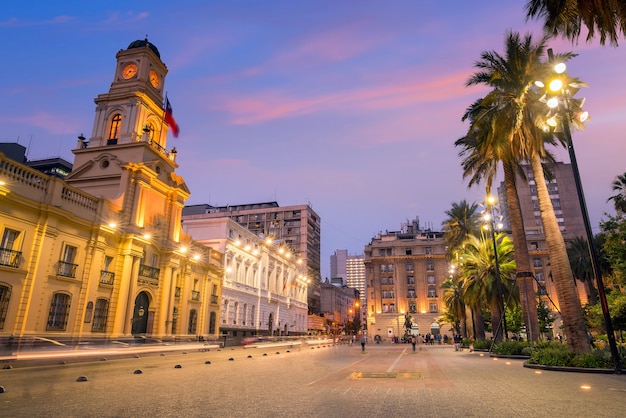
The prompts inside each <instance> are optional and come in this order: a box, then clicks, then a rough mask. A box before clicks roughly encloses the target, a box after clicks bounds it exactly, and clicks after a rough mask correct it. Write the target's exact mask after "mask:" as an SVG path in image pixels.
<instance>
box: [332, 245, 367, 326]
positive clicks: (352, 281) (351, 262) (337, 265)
mask: <svg viewBox="0 0 626 418" xmlns="http://www.w3.org/2000/svg"><path fill="white" fill-rule="evenodd" d="M330 277H331V280H335V279H339V278H341V279H342V284H343V285H345V286H347V287H349V288H353V289H357V290H358V291H359V295H360V299H361V303H360V311H361V314H362V318H361V319H362V323H365V313H366V312H367V293H366V289H367V288H366V281H365V255H363V254H360V255H350V254H348V250H335V253H334V254H332V255H331V256H330Z"/></svg>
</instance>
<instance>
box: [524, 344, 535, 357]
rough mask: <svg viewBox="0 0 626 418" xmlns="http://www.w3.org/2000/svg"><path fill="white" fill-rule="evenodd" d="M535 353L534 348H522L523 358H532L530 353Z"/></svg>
mask: <svg viewBox="0 0 626 418" xmlns="http://www.w3.org/2000/svg"><path fill="white" fill-rule="evenodd" d="M532 352H533V348H532V347H531V346H527V347H524V348H522V355H523V356H529V357H530V353H532Z"/></svg>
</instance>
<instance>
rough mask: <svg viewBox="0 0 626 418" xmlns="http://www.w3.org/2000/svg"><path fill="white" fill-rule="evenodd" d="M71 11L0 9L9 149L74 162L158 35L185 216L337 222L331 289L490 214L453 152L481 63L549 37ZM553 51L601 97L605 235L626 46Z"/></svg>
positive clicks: (99, 5)
mask: <svg viewBox="0 0 626 418" xmlns="http://www.w3.org/2000/svg"><path fill="white" fill-rule="evenodd" d="M18 3H19V4H18ZM56 3H57V2H43V1H42V2H38V4H37V7H33V5H32V4H31V3H28V2H26V3H23V2H10V3H8V4H6V5H3V7H2V12H0V39H1V40H2V42H0V53H1V55H0V56H1V57H2V61H1V64H0V68H1V75H2V77H0V97H2V101H1V102H0V142H16V141H17V142H19V143H21V144H22V145H24V146H27V147H29V154H28V157H29V159H40V158H47V157H53V156H61V157H63V158H65V159H67V160H69V161H73V154H72V153H71V149H72V148H74V147H75V145H76V137H77V136H78V135H79V134H80V133H85V135H86V136H89V134H90V133H91V129H92V124H93V118H94V115H95V105H94V103H93V99H94V98H95V97H96V96H97V95H98V94H101V93H105V92H107V91H108V89H109V86H110V84H111V82H112V80H113V74H114V71H115V62H116V61H115V54H116V53H117V52H118V51H119V50H120V49H125V48H127V47H128V45H129V44H130V43H131V42H132V41H134V40H137V39H144V38H145V36H146V34H147V35H148V39H149V40H150V41H151V42H152V43H154V44H155V45H156V46H157V47H158V48H159V51H160V52H161V58H162V59H163V61H164V62H165V64H166V65H167V66H168V69H169V74H168V76H167V79H166V84H165V87H166V90H167V92H168V95H169V99H170V102H171V103H172V106H173V108H174V115H175V117H176V120H177V122H178V124H179V125H180V128H181V134H180V136H179V138H176V139H174V138H172V137H170V138H169V140H168V144H167V147H168V148H172V147H174V146H175V147H176V148H177V149H178V162H179V164H180V168H179V169H178V173H179V174H180V175H182V176H183V177H184V178H185V180H186V182H187V184H188V186H189V187H190V189H191V191H192V195H191V198H190V200H189V201H188V203H189V204H199V203H209V204H212V205H216V206H221V205H226V204H231V205H234V204H242V203H252V202H259V201H273V200H276V201H278V203H279V204H280V205H282V206H287V205H292V204H302V203H309V204H310V205H311V206H312V207H313V209H314V210H315V211H316V212H317V213H318V214H319V215H320V216H321V218H322V277H327V276H328V275H329V267H328V264H329V256H330V255H331V254H332V253H333V252H334V251H335V250H336V249H347V250H348V251H349V252H350V253H351V254H360V253H362V252H363V247H364V246H365V245H366V244H367V243H369V241H370V239H371V238H372V237H373V236H374V235H375V234H376V233H377V232H378V231H384V230H398V229H399V227H400V224H401V223H403V222H406V221H407V220H411V219H414V218H415V217H419V219H420V221H421V224H422V225H423V226H426V225H432V228H433V229H436V230H439V229H440V226H441V222H442V221H443V220H444V218H445V215H444V211H445V210H447V209H448V208H449V207H450V205H451V203H452V202H458V201H460V200H461V199H468V200H470V201H481V200H482V199H483V198H484V188H483V187H482V186H479V187H476V188H473V189H471V190H468V189H467V187H466V183H465V182H464V181H463V179H462V177H461V169H460V165H459V164H460V159H459V158H458V157H457V150H456V149H455V148H454V146H453V143H454V141H455V140H456V139H458V138H459V137H461V136H463V135H464V133H465V132H466V131H467V127H468V125H467V124H464V123H462V122H461V116H462V114H463V112H464V110H465V109H466V108H467V106H468V105H469V104H470V103H472V102H473V101H474V100H475V99H477V98H479V97H481V96H482V95H483V94H484V93H485V90H484V89H481V88H478V87H475V88H465V87H464V85H465V81H466V80H467V79H468V77H469V76H470V75H471V74H472V72H473V71H474V68H473V64H474V62H475V61H476V60H478V59H479V56H480V53H481V52H482V51H485V50H495V51H498V52H500V53H503V45H504V38H505V32H506V31H507V30H510V29H512V30H515V31H518V32H521V33H526V32H533V33H534V34H535V35H536V36H540V31H539V30H537V28H538V27H539V25H538V24H537V23H536V22H526V19H525V13H524V8H523V6H524V4H525V3H526V2H525V1H518V2H511V1H496V0H493V1H476V2H466V1H437V2H428V1H416V0H414V1H395V0H387V1H384V2H383V1H368V0H360V1H356V0H354V1H337V0H334V1H325V0H320V1H305V0H302V1H293V0H282V1H273V0H263V1H261V0H256V1H255V0H247V1H243V0H241V1H236V0H235V1H233V0H229V1H186V0H179V1H176V2H154V1H151V2H146V1H134V2H132V3H125V2H116V1H109V2H85V1H82V0H81V1H65V2H63V5H62V6H61V5H58V4H56ZM157 3H158V4H157ZM131 4H132V5H131ZM622 43H623V44H626V40H624V41H623V42H622ZM550 46H551V47H552V48H553V49H554V50H555V51H556V52H564V51H574V52H576V53H578V54H579V56H578V57H577V58H575V59H574V60H572V61H570V63H569V66H568V70H569V72H570V74H572V75H573V76H577V77H580V78H581V79H582V80H583V81H586V82H587V83H588V84H589V86H590V88H589V89H584V91H582V92H581V93H580V94H579V95H580V96H584V97H586V98H587V103H586V105H585V107H586V109H587V110H589V112H590V113H591V118H592V120H591V121H590V122H589V123H588V125H587V129H586V130H585V131H583V132H574V134H573V137H574V142H575V147H576V154H577V157H578V163H579V166H580V172H581V176H582V180H583V184H584V187H585V195H586V199H587V205H588V207H589V212H590V217H591V220H592V224H593V227H594V230H595V231H596V232H597V230H598V227H597V225H598V222H599V221H600V220H601V218H602V216H603V214H604V213H605V212H610V213H612V212H613V209H612V206H611V205H610V204H607V203H606V200H607V198H608V197H609V196H611V193H612V192H611V182H612V181H613V180H614V179H615V177H616V176H617V175H618V174H622V173H624V172H626V163H625V162H624V161H625V156H626V141H625V140H624V139H625V138H624V136H625V132H626V85H625V84H624V82H623V80H624V74H626V54H625V53H624V50H623V49H624V47H626V46H622V47H620V48H611V47H600V46H598V45H597V44H595V43H594V44H586V43H585V42H584V40H583V41H581V42H580V43H579V44H578V45H571V43H569V42H567V41H563V40H555V41H553V42H552V43H551V44H550ZM557 155H559V156H560V158H561V160H564V161H568V157H567V152H566V151H565V150H558V151H557Z"/></svg>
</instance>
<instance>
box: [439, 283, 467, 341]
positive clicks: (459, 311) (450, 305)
mask: <svg viewBox="0 0 626 418" xmlns="http://www.w3.org/2000/svg"><path fill="white" fill-rule="evenodd" d="M441 288H442V289H444V293H443V303H444V304H445V305H446V314H447V316H448V317H447V318H446V321H447V322H449V323H450V324H453V325H454V333H455V334H460V335H462V336H463V337H467V336H468V335H467V315H466V314H465V311H466V306H465V302H464V301H463V297H464V296H463V281H462V280H461V279H460V278H459V277H458V276H457V275H453V276H451V277H449V278H448V279H446V281H444V282H443V283H442V284H441Z"/></svg>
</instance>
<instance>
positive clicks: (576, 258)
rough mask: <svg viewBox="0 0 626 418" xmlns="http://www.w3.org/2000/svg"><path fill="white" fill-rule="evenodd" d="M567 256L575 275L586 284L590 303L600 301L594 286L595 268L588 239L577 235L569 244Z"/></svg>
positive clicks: (593, 303)
mask: <svg viewBox="0 0 626 418" xmlns="http://www.w3.org/2000/svg"><path fill="white" fill-rule="evenodd" d="M567 256H568V258H569V262H570V266H571V268H572V273H573V274H574V277H575V278H576V279H578V280H579V281H580V282H581V283H582V284H583V285H584V286H585V291H586V292H587V297H588V298H589V304H591V305H595V304H596V303H597V302H598V297H597V295H596V289H595V287H594V286H593V279H594V277H593V268H592V266H591V256H590V254H589V246H588V244H587V241H586V240H585V239H584V238H583V237H576V238H574V239H573V240H571V241H570V242H569V244H568V246H567Z"/></svg>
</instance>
